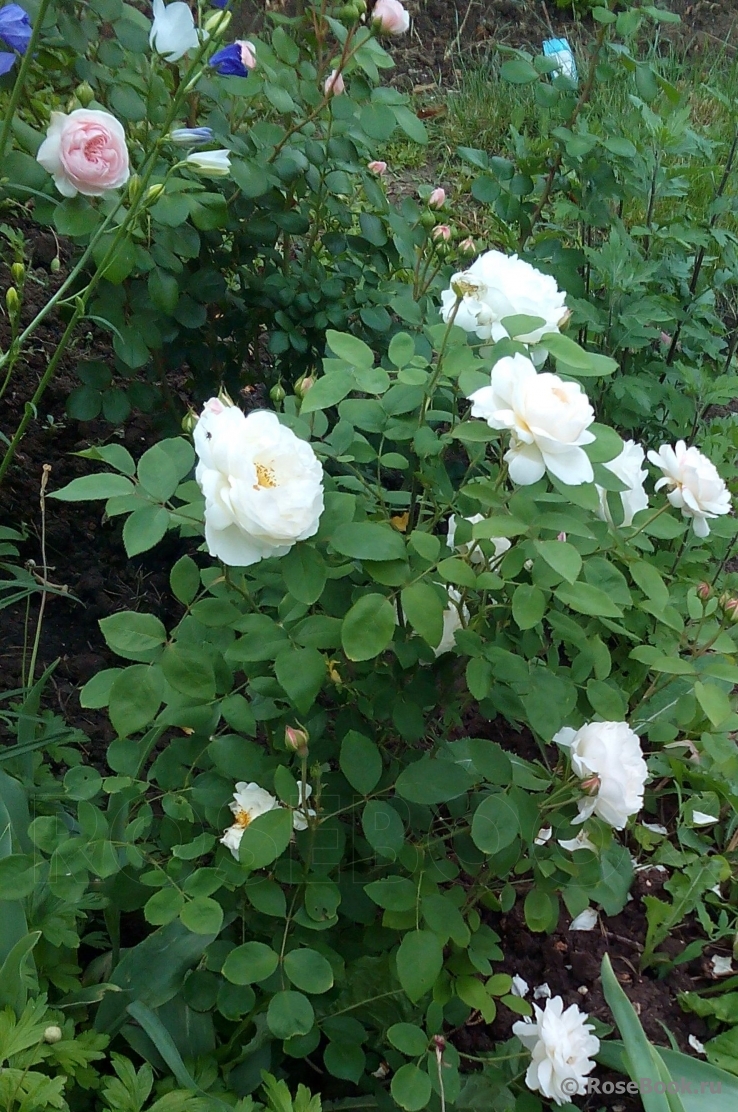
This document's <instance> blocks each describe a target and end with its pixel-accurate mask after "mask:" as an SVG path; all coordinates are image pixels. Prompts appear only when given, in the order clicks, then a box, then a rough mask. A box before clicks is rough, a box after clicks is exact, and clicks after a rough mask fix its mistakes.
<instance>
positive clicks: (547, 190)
mask: <svg viewBox="0 0 738 1112" xmlns="http://www.w3.org/2000/svg"><path fill="white" fill-rule="evenodd" d="M608 26H609V25H608V24H607V23H602V24H601V25H600V29H599V31H598V32H597V39H596V41H595V47H594V51H593V53H592V57H591V58H590V61H589V72H588V74H587V80H586V81H585V83H584V86H583V88H582V91H581V93H580V96H579V100H578V101H577V103H576V104H575V105H574V108H573V110H572V113H571V115H570V117H569V119H568V121H567V123H566V127H567V128H568V129H569V130H571V128H572V127H573V126H574V124H575V123H576V121H577V118H578V116H579V113H580V112H581V111H582V109H583V108H584V106H585V104H586V103H587V101H588V100H589V98H590V97H591V95H592V89H593V88H594V83H595V74H596V71H597V63H598V61H599V58H600V53H601V51H602V47H603V46H604V43H605V37H606V35H607V28H608ZM563 157H564V148H563V146H560V147H559V149H558V151H557V152H556V157H555V158H554V160H553V162H552V163H551V168H550V169H549V171H548V174H547V176H546V181H545V183H544V186H543V192H542V193H541V196H540V199H539V201H538V204H537V205H536V207H535V208H534V209H533V213H532V215H531V218H530V226H529V228H528V231H527V232H522V233H521V235H520V240H519V244H518V246H519V249H520V250H521V251H522V250H523V248H524V247H525V245H526V243H527V242H528V240H529V239H530V237H531V235H532V234H533V229H534V228H535V226H536V224H537V223H538V221H539V220H540V217H541V213H542V212H543V210H544V208H545V207H546V205H547V204H548V201H549V198H550V196H551V190H552V189H553V184H554V181H555V180H556V175H557V174H558V172H559V170H560V169H561V162H562V159H563Z"/></svg>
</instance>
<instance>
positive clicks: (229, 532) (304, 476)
mask: <svg viewBox="0 0 738 1112" xmlns="http://www.w3.org/2000/svg"><path fill="white" fill-rule="evenodd" d="M194 439H195V448H196V450H197V454H198V457H199V461H198V464H197V470H196V472H195V477H196V479H197V481H198V483H199V484H200V489H201V490H202V492H203V494H204V495H205V540H206V541H207V546H208V551H209V553H210V555H211V556H216V557H217V558H218V559H219V560H222V561H223V563H224V564H228V565H230V566H233V567H248V566H249V565H250V564H255V563H257V562H258V561H259V560H263V559H265V558H267V557H269V556H284V555H285V553H287V552H289V550H290V549H291V548H292V546H293V545H294V544H295V543H296V542H297V541H304V540H306V539H307V538H308V537H312V536H313V535H314V534H315V533H316V532H317V530H318V524H319V521H320V515H321V514H322V512H323V468H322V467H321V465H320V462H319V460H318V459H317V457H316V455H315V452H314V451H313V449H312V448H311V447H310V445H309V444H307V443H306V442H305V441H304V440H300V439H299V437H297V436H295V434H294V433H293V432H292V430H291V429H288V428H287V427H286V425H282V424H280V422H279V419H278V418H277V416H276V414H274V413H269V412H267V411H265V410H257V411H256V412H255V413H250V414H249V415H248V417H245V416H244V414H243V413H242V412H241V410H240V409H237V408H236V407H235V406H226V405H223V403H222V402H220V401H219V400H218V399H217V398H211V399H210V401H209V402H208V403H207V404H206V406H205V409H204V410H203V412H202V415H201V417H200V419H199V421H198V422H197V425H196V426H195V432H194Z"/></svg>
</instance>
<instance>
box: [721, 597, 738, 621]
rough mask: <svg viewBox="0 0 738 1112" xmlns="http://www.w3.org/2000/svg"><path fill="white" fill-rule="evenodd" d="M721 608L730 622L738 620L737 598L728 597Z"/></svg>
mask: <svg viewBox="0 0 738 1112" xmlns="http://www.w3.org/2000/svg"><path fill="white" fill-rule="evenodd" d="M723 609H724V611H725V615H726V617H728V618H730V620H731V622H738V598H729V599H728V601H727V602H726V603H725V606H724V607H723Z"/></svg>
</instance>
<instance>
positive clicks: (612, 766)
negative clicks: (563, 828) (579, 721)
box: [553, 722, 648, 830]
mask: <svg viewBox="0 0 738 1112" xmlns="http://www.w3.org/2000/svg"><path fill="white" fill-rule="evenodd" d="M553 740H554V742H556V744H557V745H561V746H564V747H565V748H569V749H570V751H571V764H572V768H573V770H574V772H575V773H576V775H577V776H578V777H579V778H580V780H594V779H595V778H596V779H597V780H599V786H598V787H596V788H595V790H594V791H593V792H592V794H590V795H587V796H585V797H583V798H582V799H580V800H579V804H578V806H579V815H578V817H577V818H576V819H574V822H575V823H578V822H584V821H585V819H588V818H589V817H590V815H593V814H594V815H598V816H599V817H600V818H601V819H603V820H604V821H605V822H607V823H609V824H610V826H612V827H614V828H615V830H623V829H624V827H625V824H626V823H627V821H628V818H629V817H630V816H631V815H635V814H637V813H638V811H640V809H641V807H642V806H643V792H644V788H645V784H646V780H647V778H648V768H647V766H646V762H645V761H644V759H643V753H642V752H641V743H640V741H639V739H638V735H637V734H635V733H634V732H633V730H631V728H630V726H628V724H627V722H590V723H589V725H586V726H582V727H581V729H579V730H576V731H574V730H572V729H571V727H569V726H565V727H564V728H563V729H562V730H559V732H558V733H557V734H556V735H555V737H554V739H553Z"/></svg>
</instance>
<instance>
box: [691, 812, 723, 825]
mask: <svg viewBox="0 0 738 1112" xmlns="http://www.w3.org/2000/svg"><path fill="white" fill-rule="evenodd" d="M717 821H718V816H717V815H706V814H705V812H704V811H692V826H712V824H713V823H714V822H717Z"/></svg>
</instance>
